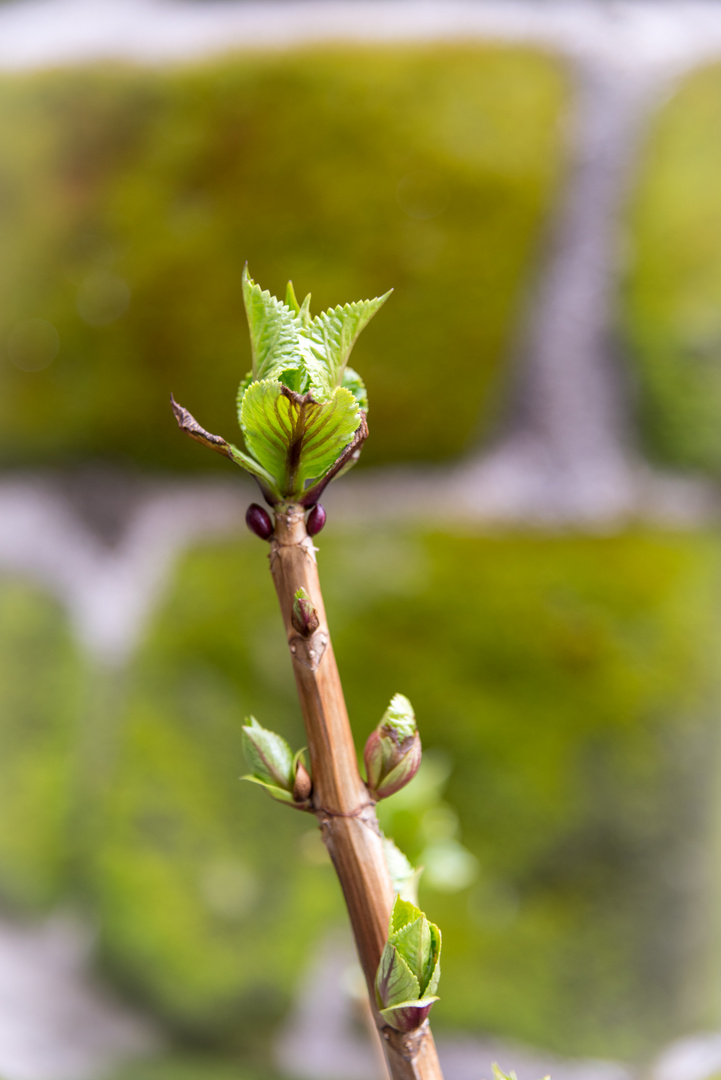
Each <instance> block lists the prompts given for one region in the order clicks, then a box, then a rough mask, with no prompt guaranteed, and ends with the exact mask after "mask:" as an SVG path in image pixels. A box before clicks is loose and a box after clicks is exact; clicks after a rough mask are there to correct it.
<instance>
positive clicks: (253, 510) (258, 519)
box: [245, 503, 273, 540]
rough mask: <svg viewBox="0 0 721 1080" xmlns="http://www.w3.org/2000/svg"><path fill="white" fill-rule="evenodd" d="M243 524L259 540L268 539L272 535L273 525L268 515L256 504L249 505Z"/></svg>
mask: <svg viewBox="0 0 721 1080" xmlns="http://www.w3.org/2000/svg"><path fill="white" fill-rule="evenodd" d="M245 524H246V525H247V526H248V528H249V529H250V531H251V532H253V533H255V535H256V536H259V537H260V538H261V540H268V539H270V537H271V535H272V533H273V523H272V521H271V520H270V514H269V513H268V511H267V510H264V509H263V507H262V506H258V504H257V503H251V504H250V506H249V507H248V509H247V511H246V514H245Z"/></svg>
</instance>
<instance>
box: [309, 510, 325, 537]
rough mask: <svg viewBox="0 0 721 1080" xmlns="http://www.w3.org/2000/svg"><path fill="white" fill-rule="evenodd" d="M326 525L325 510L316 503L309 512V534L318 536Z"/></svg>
mask: <svg viewBox="0 0 721 1080" xmlns="http://www.w3.org/2000/svg"><path fill="white" fill-rule="evenodd" d="M324 525H325V510H324V509H323V507H322V506H321V505H320V503H316V504H315V506H314V507H313V509H312V510H311V512H310V513H309V514H308V520H307V522H306V528H307V530H308V535H309V536H316V535H317V534H318V533H319V532H320V530H321V529H322V528H323V526H324Z"/></svg>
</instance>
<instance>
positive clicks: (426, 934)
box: [376, 896, 441, 1032]
mask: <svg viewBox="0 0 721 1080" xmlns="http://www.w3.org/2000/svg"><path fill="white" fill-rule="evenodd" d="M440 977H441V932H440V930H439V929H438V927H437V926H435V925H434V924H433V923H432V922H429V921H428V919H427V918H426V916H425V915H424V914H423V912H422V911H421V910H420V909H419V908H417V907H416V906H415V905H414V904H411V903H410V902H408V901H407V900H402V899H401V898H400V896H397V897H396V900H395V903H394V905H393V910H392V912H391V920H390V926H389V928H388V940H387V942H386V944H385V948H384V949H383V954H382V956H381V962H380V964H379V965H378V972H377V975H376V1001H377V1005H378V1009H379V1011H380V1014H381V1016H382V1017H383V1019H384V1020H385V1022H386V1024H388V1025H389V1026H390V1027H392V1028H395V1029H396V1030H397V1031H403V1032H408V1031H415V1030H416V1029H417V1028H419V1027H420V1026H421V1024H423V1023H424V1021H425V1020H426V1018H427V1016H428V1013H429V1012H430V1010H431V1006H432V1005H433V1003H434V1002H435V1001H438V997H437V995H436V990H437V989H438V981H439V979H440Z"/></svg>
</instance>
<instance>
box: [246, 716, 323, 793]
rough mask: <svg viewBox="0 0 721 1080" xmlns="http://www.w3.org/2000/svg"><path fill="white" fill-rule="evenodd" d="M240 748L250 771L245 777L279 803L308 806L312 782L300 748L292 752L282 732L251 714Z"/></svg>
mask: <svg viewBox="0 0 721 1080" xmlns="http://www.w3.org/2000/svg"><path fill="white" fill-rule="evenodd" d="M243 750H244V752H245V756H246V759H247V761H248V764H249V765H250V767H251V769H252V770H253V772H252V773H250V774H249V775H248V776H244V777H243V779H244V780H250V781H251V782H252V783H254V784H260V785H261V787H264V788H265V790H266V791H267V792H268V794H269V795H272V797H273V798H274V799H277V800H278V802H285V803H290V804H291V805H292V806H295V807H297V808H298V809H301V810H307V809H308V808H309V807H310V794H311V787H312V785H311V779H310V776H309V775H308V771H307V769H306V767H305V765H304V764H303V751H302V750H298V751H297V752H296V753H295V754H294V753H293V751H292V750H291V748H290V747H289V746H288V743H287V742H286V741H285V739H284V738H283V736H282V735H277V734H276V732H275V731H268V729H267V728H264V727H261V725H260V724H259V723H258V721H257V720H256V719H255V717H254V716H250V717H248V722H247V724H246V725H245V726H244V727H243Z"/></svg>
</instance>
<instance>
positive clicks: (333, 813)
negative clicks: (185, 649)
mask: <svg viewBox="0 0 721 1080" xmlns="http://www.w3.org/2000/svg"><path fill="white" fill-rule="evenodd" d="M270 569H271V573H272V575H273V580H274V582H275V588H276V592H277V593H278V599H279V601H280V608H281V612H282V614H283V622H284V623H285V629H286V633H287V636H288V646H289V648H290V653H291V659H292V662H293V671H294V674H295V681H296V686H297V689H298V697H299V699H300V707H301V711H302V713H303V720H304V723H305V729H306V735H307V739H308V751H309V754H310V764H311V771H312V774H313V808H314V810H315V814H316V816H317V818H318V822H319V824H320V828H321V833H322V836H323V841H324V843H325V845H326V847H327V849H328V852H329V854H330V857H331V859H332V861H333V865H334V866H335V869H336V873H337V874H338V878H339V880H340V884H341V888H342V889H343V895H344V897H345V902H346V906H347V908H348V915H349V917H350V922H351V926H352V928H353V934H354V937H355V942H356V947H357V949H358V956H359V959H360V962H361V967H362V968H363V973H364V975H365V978H366V983H367V985H368V995H369V999H370V1005H371V1010H372V1012H373V1016H374V1018H375V1021H376V1025H377V1027H378V1030H379V1032H380V1034H381V1037H382V1042H383V1045H384V1048H385V1053H386V1059H387V1061H388V1067H389V1069H390V1073H391V1076H392V1077H393V1080H443V1076H442V1073H441V1069H440V1065H439V1063H438V1057H437V1054H436V1049H435V1045H434V1042H433V1036H432V1035H431V1032H430V1028H429V1026H428V1022H427V1021H426V1023H425V1024H424V1025H423V1027H422V1028H420V1029H419V1030H418V1031H417V1032H413V1033H412V1034H411V1035H403V1034H401V1033H400V1032H398V1031H395V1030H394V1029H393V1028H390V1027H388V1026H387V1025H384V1022H383V1020H382V1018H381V1017H380V1015H379V1013H378V1010H377V1007H376V1001H375V985H374V984H375V976H376V971H377V970H378V964H379V962H380V958H381V953H382V952H383V947H384V945H385V943H386V938H387V936H388V922H389V919H390V912H391V907H392V904H393V889H392V886H391V882H390V878H389V875H388V870H387V867H386V864H385V858H384V855H383V845H382V841H381V833H380V829H379V827H378V820H377V818H376V813H375V806H374V804H373V802H372V801H371V799H370V798H369V796H368V791H367V789H366V786H365V784H364V783H363V780H362V779H361V776H360V773H359V771H358V762H357V758H356V751H355V745H354V743H353V736H352V733H351V728H350V723H349V720H348V712H347V710H346V705H345V700H344V697H343V689H342V687H341V682H340V676H339V674H338V667H337V665H336V662H335V657H334V655H333V648H332V645H331V641H330V634H329V632H328V623H327V621H326V615H325V608H324V606H323V596H322V594H321V591H320V581H319V578H318V567H317V564H316V559H315V548H314V546H313V542H312V540H311V538H310V536H308V533H307V530H306V527H305V511H304V509H303V507H302V506H300V505H298V504H297V503H289V504H283V505H280V506H278V507H276V519H275V532H274V534H273V537H272V539H271V550H270ZM299 588H303V589H305V591H306V593H307V594H308V596H309V597H310V599H311V601H312V603H313V606H314V607H315V609H316V611H317V613H318V618H319V625H318V628H317V630H315V631H314V632H313V633H312V634H311V635H310V636H309V637H302V636H301V635H299V634H298V632H297V631H296V629H295V628H294V626H293V622H292V611H293V599H294V596H295V593H296V590H297V589H299Z"/></svg>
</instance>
